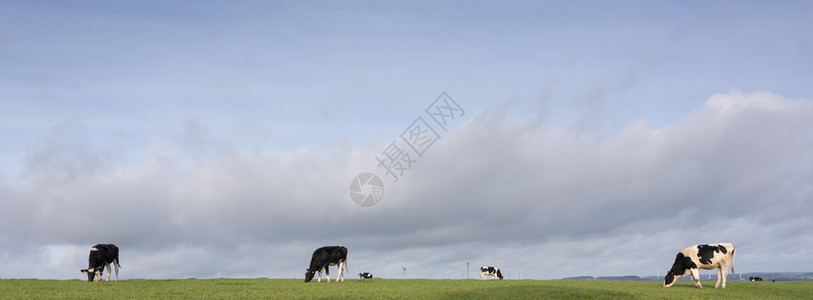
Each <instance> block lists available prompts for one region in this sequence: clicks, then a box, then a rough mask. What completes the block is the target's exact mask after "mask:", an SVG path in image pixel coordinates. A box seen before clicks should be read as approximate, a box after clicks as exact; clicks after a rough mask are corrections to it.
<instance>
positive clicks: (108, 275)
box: [104, 264, 113, 282]
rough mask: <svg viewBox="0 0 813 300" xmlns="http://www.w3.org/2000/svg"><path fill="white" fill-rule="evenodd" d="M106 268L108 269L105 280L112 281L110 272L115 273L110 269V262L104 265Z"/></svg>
mask: <svg viewBox="0 0 813 300" xmlns="http://www.w3.org/2000/svg"><path fill="white" fill-rule="evenodd" d="M104 268H105V269H107V280H105V281H106V282H110V273H113V272H112V270H110V264H106V265H104Z"/></svg>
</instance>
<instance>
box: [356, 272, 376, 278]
mask: <svg viewBox="0 0 813 300" xmlns="http://www.w3.org/2000/svg"><path fill="white" fill-rule="evenodd" d="M359 278H360V279H373V273H359Z"/></svg>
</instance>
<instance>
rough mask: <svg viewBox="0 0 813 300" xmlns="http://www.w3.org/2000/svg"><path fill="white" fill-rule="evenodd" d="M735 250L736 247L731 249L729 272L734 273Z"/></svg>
mask: <svg viewBox="0 0 813 300" xmlns="http://www.w3.org/2000/svg"><path fill="white" fill-rule="evenodd" d="M736 251H737V248H734V249H731V274H734V252H736Z"/></svg>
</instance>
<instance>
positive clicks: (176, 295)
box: [0, 278, 813, 299]
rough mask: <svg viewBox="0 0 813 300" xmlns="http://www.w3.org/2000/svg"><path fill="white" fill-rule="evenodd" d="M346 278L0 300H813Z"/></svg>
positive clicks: (85, 285) (756, 292)
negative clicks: (340, 279) (341, 280)
mask: <svg viewBox="0 0 813 300" xmlns="http://www.w3.org/2000/svg"><path fill="white" fill-rule="evenodd" d="M702 283H703V286H704V287H705V288H703V289H695V288H693V287H692V282H689V281H680V282H678V283H676V284H675V286H673V287H671V288H667V289H664V288H662V287H661V283H660V282H655V281H561V280H486V281H481V280H428V279H409V280H397V279H372V280H359V279H348V280H345V282H340V283H336V282H331V283H327V282H325V281H322V282H321V283H317V282H311V283H304V282H303V281H302V280H301V279H264V278H260V279H205V280H203V279H201V280H199V279H178V280H141V279H136V280H122V281H121V282H118V283H116V282H101V283H91V282H86V281H79V280H35V279H4V280H0V298H3V299H127V298H135V299H156V298H160V299H256V298H259V299H810V298H811V297H813V282H798V281H797V282H776V283H771V282H743V281H733V282H728V287H727V288H726V289H714V282H705V281H704V282H702Z"/></svg>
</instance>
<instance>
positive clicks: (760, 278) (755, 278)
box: [748, 277, 762, 281]
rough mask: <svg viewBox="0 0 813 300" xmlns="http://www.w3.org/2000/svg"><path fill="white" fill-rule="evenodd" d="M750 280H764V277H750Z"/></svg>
mask: <svg viewBox="0 0 813 300" xmlns="http://www.w3.org/2000/svg"><path fill="white" fill-rule="evenodd" d="M748 280H750V281H762V277H748Z"/></svg>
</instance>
